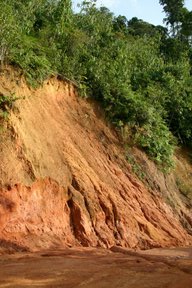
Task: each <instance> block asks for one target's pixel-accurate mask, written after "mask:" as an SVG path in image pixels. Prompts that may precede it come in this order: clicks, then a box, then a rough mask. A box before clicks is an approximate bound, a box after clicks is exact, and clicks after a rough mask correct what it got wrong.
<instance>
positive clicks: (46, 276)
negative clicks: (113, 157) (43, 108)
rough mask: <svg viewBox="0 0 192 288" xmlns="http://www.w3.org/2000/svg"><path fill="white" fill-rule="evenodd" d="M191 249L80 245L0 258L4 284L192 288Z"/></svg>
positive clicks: (67, 287) (112, 287)
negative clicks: (113, 248) (112, 248)
mask: <svg viewBox="0 0 192 288" xmlns="http://www.w3.org/2000/svg"><path fill="white" fill-rule="evenodd" d="M168 251H170V253H168ZM191 251H192V249H184V248H183V249H175V250H174V249H172V250H168V249H155V250H151V251H150V252H149V251H148V252H144V253H142V254H140V253H138V254H137V255H131V253H129V252H130V251H129V250H126V249H122V251H121V252H120V251H117V250H116V252H112V251H109V250H104V249H91V248H87V249H82V248H80V249H66V250H62V251H61V250H60V251H45V252H43V253H34V254H15V255H9V256H7V255H6V256H1V258H0V288H1V287H15V288H17V287H19V288H24V287H25V288H26V287H66V288H72V287H73V288H75V287H79V288H80V287H84V288H85V287H86V288H88V287H91V288H109V287H111V288H119V287H121V288H191V287H192V257H191ZM176 254H177V255H176Z"/></svg>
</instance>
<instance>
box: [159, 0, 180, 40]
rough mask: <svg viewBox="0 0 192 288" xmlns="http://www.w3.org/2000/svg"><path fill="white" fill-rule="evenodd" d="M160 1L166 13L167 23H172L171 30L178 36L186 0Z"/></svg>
mask: <svg viewBox="0 0 192 288" xmlns="http://www.w3.org/2000/svg"><path fill="white" fill-rule="evenodd" d="M159 3H160V4H161V5H162V6H163V10H164V12H165V14H166V18H165V21H166V24H167V25H168V24H170V25H171V30H172V31H171V32H172V34H173V36H176V35H177V32H178V31H179V28H180V23H181V22H182V17H183V10H182V8H183V6H184V0H160V1H159Z"/></svg>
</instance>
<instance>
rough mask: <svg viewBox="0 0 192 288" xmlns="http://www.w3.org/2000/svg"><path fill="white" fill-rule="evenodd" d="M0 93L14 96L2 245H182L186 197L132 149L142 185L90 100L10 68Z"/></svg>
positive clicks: (0, 80) (189, 239)
mask: <svg viewBox="0 0 192 288" xmlns="http://www.w3.org/2000/svg"><path fill="white" fill-rule="evenodd" d="M0 93H2V94H3V95H8V94H9V95H10V93H14V94H15V95H16V96H17V97H19V98H20V99H19V100H17V101H16V103H15V105H14V107H13V111H12V112H11V114H10V117H9V121H8V124H7V127H4V130H3V131H1V133H0V159H1V162H0V247H1V248H0V251H1V252H2V253H5V252H10V251H15V250H16V251H29V250H30V251H36V250H42V249H48V248H52V249H53V248H54V249H56V248H58V247H69V246H97V247H98V246H100V247H105V248H110V247H112V246H114V245H119V246H122V247H129V248H134V249H135V248H140V249H147V248H153V247H168V246H186V245H192V236H191V235H190V234H191V225H192V218H191V210H190V207H191V206H190V205H189V204H188V203H186V201H182V198H181V197H180V196H179V194H178V191H177V189H176V188H175V190H174V187H175V186H174V185H175V184H174V183H175V182H174V181H175V180H174V179H173V176H167V178H166V177H165V176H163V174H162V173H161V172H158V171H156V170H154V169H156V168H153V169H152V168H151V167H153V164H152V163H151V162H150V161H149V160H147V159H145V156H141V154H142V155H144V154H143V153H141V152H139V151H138V152H137V153H138V157H140V160H142V159H143V161H145V163H147V164H146V165H147V166H146V169H147V171H148V173H149V175H150V173H151V174H154V177H153V180H152V182H153V185H149V186H147V185H144V184H143V183H142V182H141V181H140V180H139V179H138V178H137V177H136V176H135V175H134V174H133V172H132V169H131V165H130V164H129V163H128V161H126V160H125V151H124V148H123V145H122V141H121V139H120V138H119V136H118V134H117V133H116V132H115V131H114V130H113V129H111V128H110V127H109V125H106V121H105V120H104V117H103V115H102V111H101V109H99V108H98V106H97V105H96V104H95V103H90V101H88V100H84V99H81V98H80V97H78V96H77V92H76V90H75V88H74V87H73V86H72V85H71V84H69V83H67V82H64V81H61V80H58V79H56V78H51V79H50V80H48V81H46V82H45V83H44V85H43V86H42V87H41V88H39V89H37V90H33V89H30V88H29V87H28V86H27V85H26V83H25V81H24V79H23V78H22V77H21V76H19V75H18V72H17V73H16V72H13V71H11V70H7V71H5V72H4V74H3V75H1V76H0ZM4 125H5V124H4ZM142 157H143V158H142ZM141 158H142V159H141ZM147 161H148V162H147ZM151 165H152V166H151ZM158 173H159V174H158ZM158 181H160V182H158ZM163 191H164V192H163ZM166 195H169V198H167V199H168V200H169V201H166V199H165V198H166V197H165V196H166ZM170 199H171V201H172V202H171V201H170ZM173 202H174V207H173V205H171V203H173ZM14 287H16V286H14ZM20 287H21V286H20ZM58 287H59V286H58ZM119 287H123V286H121V285H120V286H119Z"/></svg>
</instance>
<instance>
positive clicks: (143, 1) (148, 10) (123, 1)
mask: <svg viewBox="0 0 192 288" xmlns="http://www.w3.org/2000/svg"><path fill="white" fill-rule="evenodd" d="M80 2H81V1H80V0H73V3H74V7H75V6H76V4H77V3H80ZM97 2H98V5H103V6H106V7H107V8H109V9H110V10H111V11H112V12H114V14H115V15H124V16H126V17H127V19H128V20H129V19H131V18H132V17H135V16H136V17H137V18H139V19H143V20H145V21H147V22H149V23H152V24H154V25H162V24H163V18H164V17H165V15H164V14H163V13H162V10H163V9H162V6H161V5H160V4H159V1H158V0H97ZM185 6H186V7H187V8H188V9H189V10H192V1H191V0H186V1H185Z"/></svg>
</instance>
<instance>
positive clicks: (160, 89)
mask: <svg viewBox="0 0 192 288" xmlns="http://www.w3.org/2000/svg"><path fill="white" fill-rule="evenodd" d="M159 2H160V4H161V5H162V7H163V9H164V11H165V13H166V18H165V21H166V24H167V28H165V27H162V26H154V25H152V24H149V23H146V22H144V21H142V20H140V19H137V18H132V19H131V20H129V21H128V20H127V19H126V17H124V16H118V17H116V16H114V15H113V14H112V13H111V12H110V11H109V10H108V9H107V8H105V7H101V8H96V5H95V1H83V3H82V5H81V11H80V12H79V13H74V12H73V11H72V6H71V1H70V0H0V11H1V12H0V27H1V29H0V62H1V67H3V66H4V65H6V64H11V65H15V66H18V67H20V68H21V69H22V71H23V73H24V74H25V76H26V78H27V80H28V82H29V83H30V84H31V85H38V84H40V83H41V82H42V81H43V80H44V79H46V78H47V77H48V76H49V75H54V74H61V75H63V76H65V77H68V78H70V79H72V80H75V81H76V82H77V83H78V84H79V87H80V89H81V93H82V94H83V95H87V96H89V97H94V98H95V99H97V100H98V101H100V103H101V104H102V105H103V107H104V109H105V111H106V115H107V117H108V118H109V119H110V120H111V121H112V123H114V124H115V125H116V126H117V127H120V128H121V129H124V127H126V131H127V134H128V135H127V137H129V138H130V139H129V140H131V141H132V143H135V144H136V145H138V146H139V147H141V148H142V149H144V150H145V151H146V152H147V153H148V155H149V156H150V157H151V158H153V159H154V160H155V161H156V162H157V163H159V164H160V165H161V166H162V167H163V168H167V167H171V165H172V154H173V151H174V147H175V144H176V143H180V144H182V145H187V146H189V147H190V146H191V143H192V76H191V71H192V70H191V65H192V47H191V44H192V43H191V40H192V12H190V11H188V10H187V9H186V8H185V7H184V1H182V0H178V1H176V0H169V1H168V0H167V1H163V0H161V1H159ZM0 97H1V96H0ZM1 98H2V97H1ZM1 102H2V103H1ZM0 105H1V106H3V105H4V104H3V100H2V101H0ZM0 108H1V107H0Z"/></svg>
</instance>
